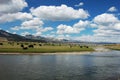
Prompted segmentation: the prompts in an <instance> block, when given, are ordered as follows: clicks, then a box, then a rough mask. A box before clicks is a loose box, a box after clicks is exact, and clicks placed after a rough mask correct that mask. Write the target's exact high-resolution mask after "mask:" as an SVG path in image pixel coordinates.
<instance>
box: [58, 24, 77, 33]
mask: <svg viewBox="0 0 120 80" xmlns="http://www.w3.org/2000/svg"><path fill="white" fill-rule="evenodd" d="M57 29H58V30H57V34H70V33H79V32H78V31H77V30H76V29H74V28H73V27H71V26H67V25H63V24H60V25H59V26H58V27H57Z"/></svg>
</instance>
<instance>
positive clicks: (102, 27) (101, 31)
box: [84, 13, 120, 42]
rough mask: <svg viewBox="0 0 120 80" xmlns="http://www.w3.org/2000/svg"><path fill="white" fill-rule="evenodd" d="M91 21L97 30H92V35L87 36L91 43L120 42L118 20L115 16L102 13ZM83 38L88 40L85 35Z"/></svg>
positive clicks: (119, 22) (119, 24) (119, 21)
mask: <svg viewBox="0 0 120 80" xmlns="http://www.w3.org/2000/svg"><path fill="white" fill-rule="evenodd" d="M93 21H94V22H93V24H95V25H96V26H97V27H96V28H97V29H95V30H93V32H94V35H92V36H89V37H91V41H97V42H99V41H101V42H120V41H119V40H120V38H119V37H120V20H119V19H118V17H117V16H115V15H114V14H108V13H104V14H101V15H98V16H96V17H95V18H94V19H93ZM84 37H87V38H88V36H86V35H85V36H84ZM116 39H117V40H116Z"/></svg>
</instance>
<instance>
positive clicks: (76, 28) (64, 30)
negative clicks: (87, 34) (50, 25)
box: [57, 20, 89, 34]
mask: <svg viewBox="0 0 120 80" xmlns="http://www.w3.org/2000/svg"><path fill="white" fill-rule="evenodd" d="M88 25H89V21H82V20H80V21H79V22H78V23H75V24H74V25H73V26H68V25H63V24H60V25H59V26H58V27H57V34H73V33H80V31H83V30H85V28H86V27H87V26H88Z"/></svg>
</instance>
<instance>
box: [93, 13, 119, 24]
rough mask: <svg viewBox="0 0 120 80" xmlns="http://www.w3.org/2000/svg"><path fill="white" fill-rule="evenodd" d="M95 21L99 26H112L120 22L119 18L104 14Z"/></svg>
mask: <svg viewBox="0 0 120 80" xmlns="http://www.w3.org/2000/svg"><path fill="white" fill-rule="evenodd" d="M93 21H94V22H95V23H97V24H109V23H110V24H112V23H116V22H119V20H118V18H117V17H115V15H114V14H108V13H103V14H101V15H98V16H96V17H95V18H94V19H93Z"/></svg>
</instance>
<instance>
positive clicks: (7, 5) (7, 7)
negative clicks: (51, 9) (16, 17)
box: [0, 0, 28, 16]
mask: <svg viewBox="0 0 120 80" xmlns="http://www.w3.org/2000/svg"><path fill="white" fill-rule="evenodd" d="M27 6H28V4H27V3H26V2H25V0H0V16H1V15H3V14H8V13H16V12H19V11H21V10H22V9H23V8H24V7H27Z"/></svg>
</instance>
